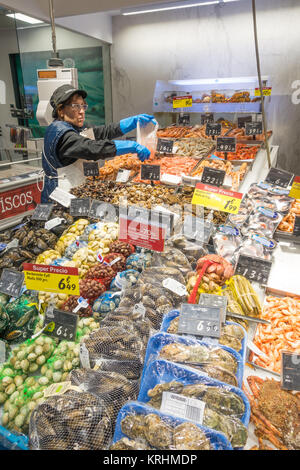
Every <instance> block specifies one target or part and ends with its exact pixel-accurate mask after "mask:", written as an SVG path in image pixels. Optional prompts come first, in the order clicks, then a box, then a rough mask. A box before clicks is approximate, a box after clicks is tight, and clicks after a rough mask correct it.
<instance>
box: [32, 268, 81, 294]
mask: <svg viewBox="0 0 300 470" xmlns="http://www.w3.org/2000/svg"><path fill="white" fill-rule="evenodd" d="M23 269H24V275H25V284H26V288H27V289H29V290H37V291H42V292H56V293H59V294H70V295H80V293H79V276H78V268H69V267H65V266H48V265H45V264H32V263H24V265H23Z"/></svg>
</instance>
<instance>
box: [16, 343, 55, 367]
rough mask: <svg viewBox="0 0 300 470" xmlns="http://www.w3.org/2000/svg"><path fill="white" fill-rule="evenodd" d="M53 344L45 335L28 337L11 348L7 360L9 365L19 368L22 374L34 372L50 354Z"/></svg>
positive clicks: (53, 347)
mask: <svg viewBox="0 0 300 470" xmlns="http://www.w3.org/2000/svg"><path fill="white" fill-rule="evenodd" d="M55 345H56V343H55V341H54V340H53V339H52V338H50V336H46V335H41V336H39V337H38V338H36V339H34V340H32V339H28V340H26V341H25V342H24V343H22V344H20V345H19V346H17V347H16V348H15V349H13V351H12V353H11V355H10V357H9V360H8V362H9V364H10V366H11V367H14V369H16V370H21V371H22V373H23V374H30V373H34V372H36V371H37V370H38V369H39V368H40V367H41V366H42V365H43V364H45V362H46V361H47V359H48V358H49V357H50V356H51V355H52V353H53V351H54V349H55Z"/></svg>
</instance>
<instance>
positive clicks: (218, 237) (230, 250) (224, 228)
mask: <svg viewBox="0 0 300 470" xmlns="http://www.w3.org/2000/svg"><path fill="white" fill-rule="evenodd" d="M212 238H213V244H214V247H215V251H216V253H217V254H218V255H220V256H222V258H224V259H225V260H226V261H228V262H229V263H231V264H235V262H234V261H235V260H234V253H235V251H236V250H237V249H238V248H239V246H240V244H241V242H242V237H241V234H240V231H239V229H238V228H237V227H231V226H229V225H219V226H218V227H217V228H216V231H215V234H214V235H213V237H212Z"/></svg>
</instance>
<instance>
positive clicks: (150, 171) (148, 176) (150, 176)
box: [141, 165, 160, 181]
mask: <svg viewBox="0 0 300 470" xmlns="http://www.w3.org/2000/svg"><path fill="white" fill-rule="evenodd" d="M141 179H142V180H151V181H159V180H160V165H141Z"/></svg>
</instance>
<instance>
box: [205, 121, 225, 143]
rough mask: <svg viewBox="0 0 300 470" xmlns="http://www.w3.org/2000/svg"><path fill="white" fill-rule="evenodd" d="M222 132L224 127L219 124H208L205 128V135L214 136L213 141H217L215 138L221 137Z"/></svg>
mask: <svg viewBox="0 0 300 470" xmlns="http://www.w3.org/2000/svg"><path fill="white" fill-rule="evenodd" d="M221 132H222V125H221V124H220V123H218V122H208V123H207V124H206V128H205V134H206V135H208V136H212V138H213V140H215V136H218V135H221Z"/></svg>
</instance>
